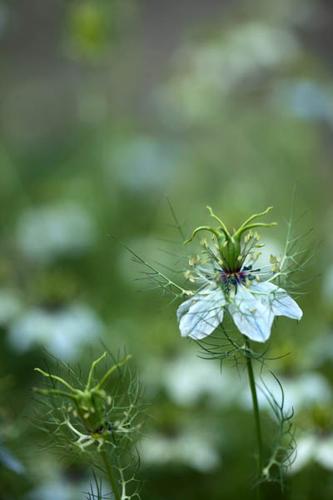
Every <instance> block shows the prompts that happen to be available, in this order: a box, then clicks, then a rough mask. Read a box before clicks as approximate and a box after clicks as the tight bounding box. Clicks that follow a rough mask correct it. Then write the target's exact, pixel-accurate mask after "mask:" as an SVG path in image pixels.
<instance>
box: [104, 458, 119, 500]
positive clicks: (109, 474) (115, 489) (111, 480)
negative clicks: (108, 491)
mask: <svg viewBox="0 0 333 500" xmlns="http://www.w3.org/2000/svg"><path fill="white" fill-rule="evenodd" d="M101 457H102V461H103V464H104V467H105V471H106V475H107V478H108V480H109V483H110V486H111V488H112V493H113V496H114V500H121V496H120V493H119V490H118V485H117V481H116V479H115V477H114V475H113V471H112V467H111V464H110V462H109V460H108V457H107V454H106V453H105V451H102V452H101Z"/></svg>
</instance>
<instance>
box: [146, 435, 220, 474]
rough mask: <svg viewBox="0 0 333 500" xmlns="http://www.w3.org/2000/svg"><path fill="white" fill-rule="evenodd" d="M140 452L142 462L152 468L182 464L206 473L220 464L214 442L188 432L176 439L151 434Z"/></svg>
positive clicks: (175, 437)
mask: <svg viewBox="0 0 333 500" xmlns="http://www.w3.org/2000/svg"><path fill="white" fill-rule="evenodd" d="M140 452H141V458H142V461H143V462H144V463H146V464H147V465H150V466H152V465H155V466H156V465H160V466H165V465H170V464H181V465H187V466H189V467H192V468H193V469H196V470H198V471H200V472H202V473H206V472H210V471H211V470H214V469H215V468H216V467H217V466H218V465H219V463H220V457H219V454H218V451H217V449H216V447H215V446H214V444H213V440H212V439H211V440H209V439H207V436H201V435H200V434H198V432H189V431H186V432H184V433H181V434H178V435H176V436H174V437H166V436H163V435H160V434H151V435H150V436H148V437H146V438H144V439H143V440H142V441H141V443H140Z"/></svg>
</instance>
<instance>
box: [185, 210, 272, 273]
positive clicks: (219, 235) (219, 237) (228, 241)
mask: <svg viewBox="0 0 333 500" xmlns="http://www.w3.org/2000/svg"><path fill="white" fill-rule="evenodd" d="M207 208H208V211H209V214H210V216H211V217H213V219H215V220H216V221H217V222H218V224H219V225H218V227H217V228H213V227H211V226H199V227H197V228H196V229H194V231H193V233H192V236H191V237H190V238H189V239H188V240H186V241H185V244H186V243H190V242H191V241H192V240H193V239H194V238H195V236H196V235H197V234H198V233H199V232H201V231H208V232H210V233H211V234H212V235H213V236H214V238H215V239H216V242H217V246H218V250H219V254H220V257H221V260H222V261H223V263H224V267H225V269H226V270H227V271H229V272H237V271H239V270H240V269H241V267H242V265H243V264H244V259H245V257H244V256H242V253H241V243H242V241H241V240H242V236H243V235H244V233H246V232H247V231H251V230H252V229H254V228H257V227H272V226H275V225H276V222H270V223H265V222H254V221H255V220H256V219H258V218H260V217H263V216H264V215H266V214H268V213H269V212H270V211H271V210H272V207H268V208H267V209H266V210H264V211H263V212H260V213H257V214H253V215H251V217H249V218H248V219H246V220H245V221H244V222H243V224H241V225H240V227H239V228H238V229H237V230H234V231H233V233H232V234H231V233H230V231H229V230H228V229H227V227H226V225H225V224H224V222H223V221H222V220H221V219H220V218H219V217H218V216H217V215H216V214H215V213H214V212H213V210H212V209H211V207H207Z"/></svg>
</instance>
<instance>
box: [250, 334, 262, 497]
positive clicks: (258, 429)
mask: <svg viewBox="0 0 333 500" xmlns="http://www.w3.org/2000/svg"><path fill="white" fill-rule="evenodd" d="M245 345H246V366H247V373H248V377H249V385H250V390H251V396H252V405H253V416H254V422H255V428H256V434H257V445H258V470H259V477H260V476H261V474H262V470H263V466H264V459H263V441H262V433H261V423H260V413H259V404H258V396H257V389H256V381H255V377H254V372H253V366H252V359H251V354H250V351H251V346H250V341H249V339H248V338H247V337H245ZM258 491H259V496H260V489H258Z"/></svg>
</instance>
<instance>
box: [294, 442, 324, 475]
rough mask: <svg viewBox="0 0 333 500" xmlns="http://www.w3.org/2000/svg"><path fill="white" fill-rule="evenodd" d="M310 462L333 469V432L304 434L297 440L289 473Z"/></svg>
mask: <svg viewBox="0 0 333 500" xmlns="http://www.w3.org/2000/svg"><path fill="white" fill-rule="evenodd" d="M311 462H316V463H317V464H319V465H321V466H322V467H324V468H325V469H328V470H331V471H333V434H328V435H327V434H326V435H325V434H314V433H313V434H305V435H303V436H302V437H300V438H299V439H298V440H297V454H296V457H295V461H294V462H293V464H292V465H291V467H290V471H289V472H290V474H295V473H296V472H298V471H299V470H301V469H303V467H305V466H306V465H308V464H309V463H311Z"/></svg>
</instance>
